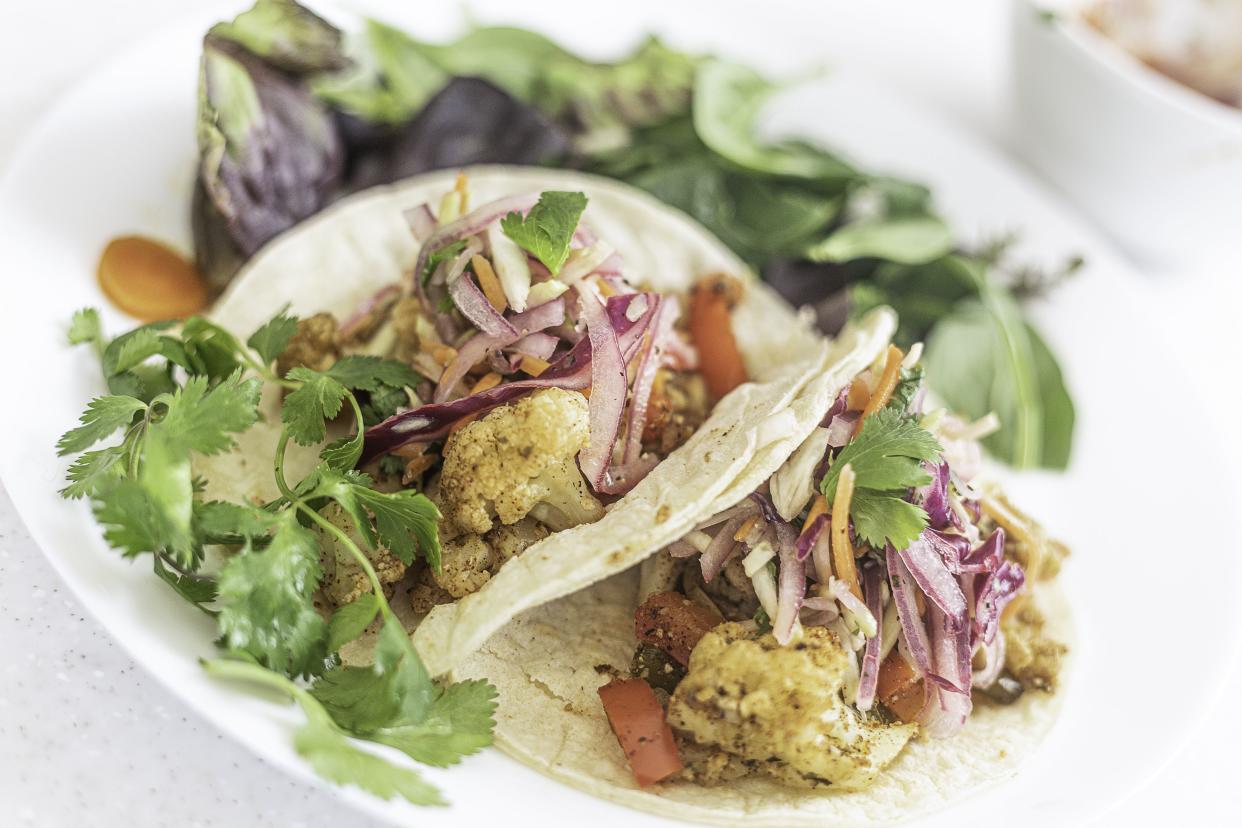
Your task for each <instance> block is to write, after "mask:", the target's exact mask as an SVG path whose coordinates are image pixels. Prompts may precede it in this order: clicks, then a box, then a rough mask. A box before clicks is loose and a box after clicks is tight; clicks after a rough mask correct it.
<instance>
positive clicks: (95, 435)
mask: <svg viewBox="0 0 1242 828" xmlns="http://www.w3.org/2000/svg"><path fill="white" fill-rule="evenodd" d="M146 407H147V404H146V403H144V402H143V401H142V400H139V399H135V398H134V397H122V396H107V397H96V398H95V399H93V400H91V401H90V403H89V404H88V405H87V406H86V411H84V412H83V413H82V417H81V422H82V425H80V426H78V427H77V428H75V429H72V430H71V431H67V432H65V434H64V435H63V436H62V437H61V438H60V441H59V442H58V443H57V444H56V453H57V454H59V455H61V456H62V457H63V456H64V455H66V454H74V453H76V452H79V451H83V450H85V449H88V448H90V447H91V446H93V445H95V443H98V442H99V441H100V440H103V439H104V438H106V437H110V436H111V435H112V434H113V432H115V431H116V430H117V429H118V428H125V427H126V426H128V425H129V424H130V422H131V421H133V419H134V414H136V413H137V412H139V411H145V410H146Z"/></svg>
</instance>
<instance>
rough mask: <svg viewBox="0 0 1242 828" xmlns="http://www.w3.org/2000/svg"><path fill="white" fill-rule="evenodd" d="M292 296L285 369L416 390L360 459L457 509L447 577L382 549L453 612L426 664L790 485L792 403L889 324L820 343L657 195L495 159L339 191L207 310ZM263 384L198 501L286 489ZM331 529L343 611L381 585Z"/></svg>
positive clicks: (272, 390) (410, 585) (378, 399)
mask: <svg viewBox="0 0 1242 828" xmlns="http://www.w3.org/2000/svg"><path fill="white" fill-rule="evenodd" d="M583 203H585V204H586V207H585V213H582V210H583V207H582V205H583ZM432 205H435V206H434V207H433V206H432ZM580 213H582V218H581V220H579V214H580ZM558 237H559V238H558ZM282 305H289V306H291V310H292V312H293V313H295V314H297V315H298V316H299V317H301V322H299V323H298V330H297V333H296V335H295V336H294V337H293V339H292V341H291V342H290V344H289V346H288V347H287V348H286V349H285V351H284V353H283V355H282V356H281V359H280V362H279V365H278V368H279V372H280V375H281V376H285V375H289V376H293V374H292V373H290V372H294V371H297V370H298V369H299V368H300V367H306V368H310V369H313V370H316V371H324V370H329V369H330V367H331V366H332V365H334V364H339V363H338V362H337V361H340V362H341V363H344V362H345V361H346V360H350V359H353V360H356V359H357V358H359V357H361V358H368V357H386V358H389V359H395V360H397V361H399V362H402V363H405V365H406V366H408V367H410V368H412V369H413V370H414V371H415V372H417V373H418V374H419V375H421V377H422V378H423V380H422V381H421V382H418V383H416V384H415V385H414V387H412V388H397V387H393V388H388V387H385V386H383V385H382V384H373V387H370V388H364V389H363V391H364V392H365V393H364V395H363V404H362V406H361V408H362V410H361V413H360V416H362V417H363V418H366V419H368V420H370V421H373V422H374V425H372V426H370V427H369V428H368V429H367V431H366V435H365V443H364V448H363V451H362V455H361V461H360V468H361V470H362V471H364V472H366V473H368V474H369V475H370V479H371V480H373V481H374V483H375V486H376V487H377V488H379V489H381V490H395V489H400V488H402V487H417V488H419V489H421V490H423V491H425V492H426V493H427V494H428V495H429V496H430V497H431V498H432V500H433V501H434V502H435V504H436V505H437V506H438V508H439V510H440V513H441V519H440V521H439V541H440V547H441V548H440V561H439V567H438V568H437V567H436V566H434V562H433V564H432V565H426V564H423V563H422V562H421V561H416V562H415V563H414V564H411V565H408V566H407V565H406V564H405V563H403V562H402V561H401V560H400V559H399V558H398V557H396V556H395V555H392V554H390V553H389V552H388V551H387V550H385V549H383V548H382V546H381V547H379V548H377V549H376V550H374V554H373V557H372V561H371V562H372V564H373V565H374V568H375V569H376V571H377V572H378V573H379V576H380V579H381V580H382V581H383V582H384V583H385V585H387V586H390V587H391V588H392V589H394V590H396V589H398V588H399V589H400V590H401V591H402V593H403V594H402V595H401V596H400V599H401V600H400V601H397V602H394V603H400V602H402V601H404V602H406V603H407V609H408V611H409V613H410V615H411V616H412V617H413V616H418V615H421V614H423V613H425V612H427V611H428V610H429V609H431V608H432V607H436V606H437V605H444V606H441V607H440V609H441V612H439V613H437V615H436V617H437V625H438V626H437V627H436V629H437V634H436V635H435V636H434V637H432V638H429V639H428V640H427V641H426V642H424V643H421V644H420V649H421V650H422V653H423V656H424V659H425V660H426V662H427V665H428V668H429V670H431V672H432V673H433V674H440V673H444V672H446V671H447V670H448V669H449V668H450V667H452V666H453V664H455V663H456V662H457V661H458V660H460V659H461V658H462V657H464V656H465V655H468V654H469V653H471V652H473V651H474V650H475V649H476V648H477V646H478V645H479V644H480V643H482V641H483V640H484V639H486V637H487V636H488V635H490V634H491V632H493V631H494V630H496V629H498V628H500V627H501V626H503V625H504V624H505V623H506V622H507V621H508V620H509V619H510V618H512V617H513V616H514V615H516V614H518V613H520V612H522V611H523V610H526V609H529V608H531V607H536V606H538V605H540V604H542V603H544V602H546V601H549V600H552V599H554V598H557V597H559V596H562V595H566V594H568V593H570V592H573V591H575V590H577V589H580V588H582V587H586V586H589V585H590V584H592V583H595V582H596V581H599V580H601V579H602V578H604V577H606V576H608V575H611V574H615V573H617V572H620V571H623V570H624V569H626V568H628V567H629V566H631V565H632V564H634V563H637V562H638V561H639V560H641V559H642V558H643V557H645V556H646V555H647V554H649V553H650V552H652V551H654V550H656V549H659V548H660V547H662V546H664V545H666V544H668V543H671V542H672V541H674V540H676V538H677V537H679V536H680V535H681V534H683V533H684V531H685V529H686V528H687V527H688V526H690V525H691V524H693V522H694V520H696V519H697V516H698V515H700V514H701V513H702V512H703V510H704V508H705V505H706V504H710V503H712V502H713V501H715V500H716V499H718V498H719V497H721V496H722V494H724V493H725V492H726V490H728V489H729V487H730V486H731V485H733V484H734V483H735V482H736V481H737V480H739V479H740V478H742V477H743V476H744V474H745V473H747V471H748V470H749V469H754V470H755V471H754V472H753V474H754V475H758V477H759V478H760V479H762V477H765V476H766V475H768V474H770V473H771V472H772V471H774V470H775V468H776V466H777V465H779V463H780V462H781V460H782V459H783V458H784V457H785V456H786V455H788V454H789V453H790V452H791V451H792V450H793V448H794V447H795V446H796V443H797V441H798V440H800V439H801V438H800V437H798V436H794V435H796V434H797V432H798V429H797V425H798V419H797V418H798V416H799V415H798V413H797V412H796V411H793V410H792V409H791V406H792V404H793V403H794V401H795V399H796V398H797V397H798V395H799V393H800V392H801V391H802V390H803V387H804V386H805V385H806V384H807V383H808V382H809V381H810V380H811V379H812V378H814V377H816V376H817V375H818V374H819V371H820V366H821V365H822V364H823V363H824V361H825V359H826V354H827V352H828V351H829V350H831V349H836V350H837V351H839V352H840V354H839V355H838V356H839V357H842V356H845V355H848V354H857V355H859V356H857V357H856V358H860V359H861V358H863V356H862V355H864V354H871V353H872V352H877V351H878V349H879V348H880V347H882V344H883V342H884V340H885V339H886V338H887V336H888V335H889V333H890V332H891V329H892V317H891V314H887V313H886V312H879V313H877V314H875V315H873V317H872V318H871V320H872V321H871V322H870V323H868V324H867V325H865V326H862V327H860V328H858V329H856V330H854V331H852V332H851V333H849V334H847V335H846V336H844V337H842V338H841V340H840V341H839V342H838V343H837V344H836V345H829V344H827V343H824V342H823V341H822V340H821V339H820V338H819V337H818V336H817V335H816V334H815V333H813V331H812V329H811V326H810V324H809V322H807V321H805V320H803V319H801V318H799V317H798V316H797V314H795V313H794V312H793V311H792V310H791V309H790V308H788V306H786V305H785V304H784V303H783V302H782V301H781V300H780V299H779V298H778V297H776V296H775V294H773V293H772V292H771V291H770V290H769V289H768V288H766V287H765V286H764V285H762V284H761V283H758V282H757V281H755V280H754V279H753V277H751V276H750V275H749V272H748V270H747V268H746V267H745V266H744V265H743V264H742V263H741V262H740V261H739V260H738V259H736V258H735V257H734V256H733V255H732V254H731V253H729V252H728V251H727V249H726V248H724V247H723V246H722V245H721V244H720V243H719V242H717V241H716V240H715V239H714V238H712V237H711V236H710V235H709V234H707V233H706V232H705V231H703V230H702V229H701V228H700V227H698V226H697V225H695V224H694V223H693V222H691V221H690V220H689V219H687V218H686V217H684V216H683V215H682V214H680V213H678V212H676V211H674V210H671V209H669V208H667V207H665V206H663V205H661V204H659V203H658V202H657V201H655V200H654V199H653V198H651V197H649V196H646V195H644V194H642V193H640V192H638V191H636V190H632V189H630V188H628V187H626V186H624V185H620V184H617V183H615V182H611V181H607V180H604V179H599V178H595V177H591V176H584V175H579V174H573V173H566V172H555V171H545V170H536V169H517V168H503V167H494V168H476V169H471V170H468V171H467V172H466V173H465V174H463V175H457V174H455V173H441V174H433V175H427V176H422V177H419V178H416V179H412V180H410V181H408V182H404V183H401V184H397V185H393V186H391V187H386V188H382V189H377V190H372V191H369V192H367V193H365V194H362V195H359V196H356V197H354V198H351V199H347V200H346V201H344V202H342V203H341V204H339V205H338V206H336V207H334V208H333V209H331V210H328V211H326V212H325V213H323V214H321V215H319V216H317V217H316V218H314V219H312V220H311V221H309V222H307V223H306V224H305V225H304V226H302V227H301V228H299V229H298V230H296V231H294V232H292V233H290V234H288V235H286V236H284V237H282V238H280V239H278V240H277V241H276V242H274V243H273V244H272V245H270V246H269V247H268V248H266V249H265V250H264V251H263V252H262V253H261V254H260V255H259V256H258V257H256V258H255V259H254V260H253V261H252V263H251V264H250V265H249V266H248V267H247V268H246V269H245V270H244V271H243V272H242V273H241V274H240V275H239V277H238V279H237V280H236V281H235V282H234V283H233V285H232V286H231V287H230V289H229V290H228V292H226V293H225V294H224V295H223V296H222V297H221V299H220V301H219V302H218V304H217V305H216V307H215V309H214V312H213V317H214V319H215V320H216V321H217V322H218V323H219V324H220V325H221V326H223V327H225V328H227V329H229V330H231V331H234V332H236V333H239V334H245V333H246V332H248V331H251V330H254V329H255V328H256V326H257V325H258V324H259V323H261V322H262V321H263V320H264V319H266V318H268V317H269V316H270V315H271V314H272V313H273V312H274V311H276V310H277V309H278V308H280V307H281V306H282ZM683 308H684V313H683ZM865 359H867V360H869V359H870V356H866V357H865ZM847 362H848V360H847ZM859 367H861V366H859ZM264 394H265V396H264V400H263V403H262V407H263V411H264V412H265V413H266V414H267V417H266V421H265V422H260V423H259V424H258V425H256V426H255V427H253V428H251V429H249V430H248V431H246V432H245V433H244V434H242V435H240V437H239V440H238V447H237V449H236V450H235V451H232V452H229V453H226V454H221V455H217V456H213V457H204V458H201V463H200V465H199V473H200V474H202V475H203V476H204V477H205V478H206V479H207V480H209V481H210V482H209V484H208V491H207V492H206V493H205V494H206V497H208V498H211V497H220V498H223V499H230V500H236V499H237V498H239V497H240V498H244V499H246V500H249V501H251V502H257V503H263V502H268V501H270V500H272V499H274V498H276V497H277V496H278V494H279V492H278V491H277V489H276V487H275V483H274V481H273V480H272V475H271V466H270V465H269V461H270V460H271V455H272V452H273V446H275V445H276V444H277V442H278V441H277V439H276V434H277V431H278V429H279V427H280V418H279V414H278V412H279V410H280V394H281V390H280V388H279V387H276V386H274V385H273V384H270V383H269V386H268V387H267V388H265V389H264ZM345 419H347V418H342V420H345ZM348 419H349V421H350V422H351V423H352V418H348ZM349 428H351V426H350V425H344V424H342V426H341V429H340V434H341V436H346V435H348V433H349V432H348V429H349ZM334 436H338V435H334V434H331V433H329V434H327V435H326V437H325V439H324V440H321V441H319V442H317V443H315V444H312V445H307V446H291V447H290V450H289V453H288V454H287V456H284V457H282V464H283V466H284V468H285V470H286V475H287V476H288V478H289V479H293V480H297V479H302V477H303V476H304V475H305V474H306V473H307V472H309V471H310V470H311V469H312V468H313V467H314V465H315V463H317V462H318V460H319V457H320V452H321V450H322V449H323V447H324V445H325V444H326V443H327V442H328V441H329V440H330V439H331V438H332V437H334ZM326 508H327V510H328V511H327V512H326V513H325V516H326V517H328V518H329V519H333V518H334V517H335V515H334V514H332V513H331V512H332V510H334V509H336V507H333V506H329V507H326ZM341 517H342V518H344V516H343V515H342V516H341ZM340 525H341V528H342V529H346V528H347V527H348V522H347V521H346V520H344V519H342V520H341V521H340ZM323 540H324V543H323V546H324V548H325V549H327V550H328V552H327V554H325V556H324V561H323V564H324V571H325V576H324V585H323V588H322V597H323V601H324V603H325V604H327V605H328V606H327V607H326V609H331V608H333V607H336V606H343V605H345V604H347V603H349V602H350V601H352V600H354V599H355V598H356V597H357V596H358V595H359V594H361V593H362V592H365V591H367V590H368V589H369V587H368V586H367V580H366V578H365V577H364V574H363V572H362V571H361V570H360V568H359V566H358V564H357V563H356V562H355V561H353V560H352V559H351V558H350V556H349V555H348V554H346V553H345V552H344V551H340V554H334V553H333V549H335V548H336V545H335V544H334V542H333V540H332V538H331V537H329V536H327V535H325V536H324V538H323ZM338 551H339V550H338ZM406 593H408V596H409V597H408V600H407V599H406V598H405V594H406ZM411 626H413V622H412V621H411Z"/></svg>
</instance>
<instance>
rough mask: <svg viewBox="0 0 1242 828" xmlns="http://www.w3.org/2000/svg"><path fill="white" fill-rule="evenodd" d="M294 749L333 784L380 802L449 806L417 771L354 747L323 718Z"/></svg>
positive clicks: (301, 734)
mask: <svg viewBox="0 0 1242 828" xmlns="http://www.w3.org/2000/svg"><path fill="white" fill-rule="evenodd" d="M305 706H306V705H305V703H303V707H304V708H305ZM293 745H294V747H295V748H297V751H298V753H299V754H301V756H302V758H304V759H306V761H308V762H310V764H311V767H313V768H314V769H315V772H316V773H318V774H319V775H320V776H322V777H323V778H324V779H327V780H329V781H331V782H336V783H338V784H341V785H356V786H358V787H359V788H362V789H363V790H364V791H367V792H369V793H372V794H374V795H376V796H378V797H380V798H381V799H392V798H393V797H394V796H401V797H403V798H404V799H406V800H408V801H410V802H412V803H414V804H415V805H446V804H448V803H446V802H445V801H444V798H443V797H442V796H440V792H439V791H438V790H436V788H435V787H434V786H432V785H430V784H428V783H427V782H426V781H424V780H423V778H422V777H421V776H419V775H418V773H417V772H416V771H414V770H413V769H411V768H403V767H400V766H398V765H394V764H392V763H390V762H388V761H387V760H385V759H382V758H380V757H379V756H376V755H375V754H372V753H367V752H366V751H364V750H362V749H361V748H358V747H355V746H354V745H353V744H351V743H350V741H349V740H348V739H346V738H345V736H344V735H343V734H341V732H340V731H339V730H337V729H336V728H335V727H334V726H332V724H331V722H330V721H327V720H326V719H324V718H319V717H312V718H311V719H310V721H309V722H308V723H307V724H306V725H305V726H303V727H301V728H300V729H299V730H298V732H297V733H296V734H294V737H293Z"/></svg>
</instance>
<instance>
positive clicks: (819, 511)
mask: <svg viewBox="0 0 1242 828" xmlns="http://www.w3.org/2000/svg"><path fill="white" fill-rule="evenodd" d="M826 514H828V499H827V498H826V497H824V496H823V495H822V494H817V495H815V499H814V500H812V501H811V510H810V511H809V512H807V513H806V522H805V523H803V524H802V532H801V533H800V534H806V532H807V530H809V529H810V528H811V524H813V523H814V522H815V519H816V518H817V517H819V516H820V515H826Z"/></svg>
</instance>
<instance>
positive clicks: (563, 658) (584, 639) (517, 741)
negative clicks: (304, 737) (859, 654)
mask: <svg viewBox="0 0 1242 828" xmlns="http://www.w3.org/2000/svg"><path fill="white" fill-rule="evenodd" d="M638 581H639V578H638V570H637V569H633V570H630V571H628V572H624V573H622V574H620V575H616V576H614V577H612V578H609V579H608V580H606V581H603V582H601V583H599V584H596V585H595V586H593V587H591V588H590V589H587V590H584V591H582V592H579V593H576V594H574V595H570V596H568V597H565V598H561V599H560V600H558V601H554V602H552V603H550V604H547V605H545V606H543V607H540V608H539V609H536V610H533V611H531V612H527V613H524V614H523V615H520V616H518V617H517V618H515V619H513V620H512V621H510V622H509V623H508V624H507V625H506V626H505V628H504V630H503V631H502V632H500V633H498V634H497V635H495V636H493V637H492V638H491V639H489V640H488V641H487V642H486V643H485V644H484V645H483V647H482V648H481V649H480V650H479V651H478V652H477V653H475V654H474V655H473V656H471V657H470V658H469V659H467V660H466V661H465V662H464V663H463V664H461V665H460V666H459V667H458V668H457V669H455V670H454V671H453V677H454V678H455V679H459V680H460V679H466V678H486V679H487V680H488V681H490V682H492V683H493V684H494V685H495V686H496V689H497V690H498V691H499V698H498V702H499V708H498V710H497V713H496V744H497V745H499V746H500V747H501V748H502V749H503V750H504V751H506V752H507V753H509V754H510V755H512V756H513V757H515V758H516V759H518V760H520V761H521V762H523V763H525V764H527V765H530V766H531V767H533V768H535V769H537V770H539V771H542V772H544V773H546V774H548V775H549V776H551V777H553V778H556V779H559V780H561V781H563V782H566V783H568V784H570V785H573V786H574V787H576V788H580V789H581V790H584V791H587V792H588V793H592V794H594V795H596V796H599V797H602V798H604V799H609V800H612V801H615V802H618V803H620V804H623V805H627V806H629V807H632V808H638V809H640V810H644V811H650V812H652V813H655V814H659V815H660V816H664V817H675V818H679V819H685V820H691V821H694V822H707V823H717V824H721V825H740V824H745V825H746V826H748V828H757V827H758V826H773V828H790V826H800V825H807V826H811V825H815V826H825V825H831V826H847V825H848V826H860V825H867V826H878V825H889V824H892V823H896V822H902V821H905V820H909V819H911V818H912V817H914V816H917V815H919V814H923V813H927V812H929V811H932V810H935V809H937V808H941V807H944V806H946V805H948V804H950V803H951V802H953V801H956V800H960V799H963V798H965V797H966V796H968V795H970V794H972V793H974V792H976V791H978V790H979V789H981V788H984V787H987V786H989V785H991V784H994V783H997V782H1000V781H1002V780H1004V779H1007V778H1009V777H1011V776H1013V775H1014V774H1015V773H1016V772H1017V767H1018V765H1019V764H1020V763H1021V762H1022V760H1023V759H1024V758H1025V757H1026V756H1027V755H1029V754H1030V753H1031V752H1032V751H1033V750H1034V749H1035V747H1036V746H1037V745H1038V744H1039V742H1040V741H1041V740H1042V739H1043V737H1044V735H1045V734H1046V733H1047V731H1048V729H1049V728H1050V727H1051V726H1052V724H1053V721H1054V720H1055V718H1056V715H1057V712H1058V709H1059V707H1060V702H1061V699H1062V698H1063V696H1064V692H1065V688H1064V687H1062V688H1060V689H1059V690H1058V691H1057V693H1056V694H1055V695H1049V694H1046V693H1026V694H1024V695H1023V696H1022V698H1021V699H1019V700H1018V702H1017V703H1015V704H1013V705H1009V706H998V705H993V704H990V703H983V702H979V703H976V705H975V710H974V712H973V713H972V714H971V716H970V719H969V720H968V721H967V724H966V727H965V728H964V729H963V730H962V731H961V732H960V733H958V734H957V735H955V736H954V737H952V738H950V739H944V740H930V739H916V740H914V741H912V742H910V744H909V745H907V746H906V748H905V750H903V751H902V753H901V754H900V755H899V756H898V758H897V760H896V761H895V762H894V763H893V764H892V765H890V766H889V767H888V768H887V769H885V770H884V771H883V772H881V773H880V775H879V777H878V778H877V779H876V781H875V782H874V783H873V784H872V785H871V786H870V787H869V788H867V789H866V790H863V791H858V792H852V793H850V792H843V793H833V792H830V791H827V790H818V791H812V790H805V789H799V788H791V787H788V786H785V785H782V784H780V783H779V782H777V781H775V780H772V779H769V778H766V777H763V776H755V777H749V778H746V779H742V780H738V781H734V782H731V783H729V784H727V785H720V786H714V787H703V786H700V785H696V784H692V783H688V782H672V783H666V784H659V785H655V786H652V787H651V788H647V789H643V788H639V787H638V786H637V785H636V784H635V782H634V777H633V774H632V772H631V771H630V767H629V764H628V763H627V762H626V759H625V755H624V754H623V753H622V751H621V748H620V746H619V745H618V744H617V740H616V737H614V736H613V733H612V731H611V729H610V728H609V726H608V720H607V718H606V717H605V715H604V711H603V707H602V705H601V704H600V700H599V695H598V692H597V691H598V688H599V687H600V686H601V685H603V684H607V683H608V681H609V680H610V679H611V676H610V674H609V671H610V670H617V671H621V672H628V670H629V668H630V662H631V659H632V658H633V656H634V650H635V648H636V647H637V644H638V642H637V640H636V639H635V638H634V610H635V608H636V607H637V605H638V589H639V587H638ZM1035 597H1036V598H1037V599H1038V602H1039V604H1040V607H1041V608H1042V609H1044V610H1045V612H1046V613H1047V615H1048V627H1047V630H1048V632H1049V634H1050V635H1053V636H1054V637H1056V638H1057V639H1058V640H1060V641H1063V642H1067V643H1071V645H1072V642H1071V640H1070V632H1071V631H1070V630H1069V629H1068V621H1067V619H1068V606H1067V605H1066V603H1065V601H1064V598H1063V596H1062V595H1061V594H1060V593H1059V592H1058V591H1055V590H1053V589H1051V588H1049V587H1047V586H1045V585H1041V586H1040V587H1039V589H1038V590H1037V592H1036V594H1035Z"/></svg>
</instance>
